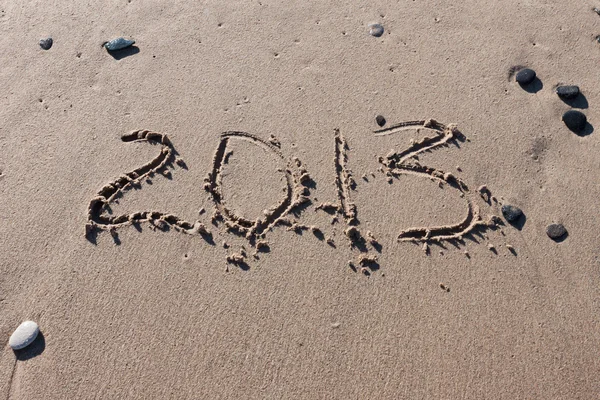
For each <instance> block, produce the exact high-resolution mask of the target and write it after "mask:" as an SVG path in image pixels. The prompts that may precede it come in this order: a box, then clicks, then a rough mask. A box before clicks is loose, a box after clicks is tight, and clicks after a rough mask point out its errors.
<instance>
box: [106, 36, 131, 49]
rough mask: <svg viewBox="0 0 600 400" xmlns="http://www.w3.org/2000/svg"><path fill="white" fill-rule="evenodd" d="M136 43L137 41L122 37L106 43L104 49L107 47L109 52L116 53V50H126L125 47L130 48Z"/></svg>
mask: <svg viewBox="0 0 600 400" xmlns="http://www.w3.org/2000/svg"><path fill="white" fill-rule="evenodd" d="M134 43H135V40H129V39H125V38H122V37H120V38H117V39H113V40H111V41H110V42H106V43H104V47H106V50H108V51H116V50H121V49H124V48H125V47H129V46H131V45H133V44H134Z"/></svg>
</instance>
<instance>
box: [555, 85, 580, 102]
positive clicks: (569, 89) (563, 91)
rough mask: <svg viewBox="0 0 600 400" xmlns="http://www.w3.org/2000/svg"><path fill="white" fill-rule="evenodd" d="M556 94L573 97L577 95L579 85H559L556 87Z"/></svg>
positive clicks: (567, 97)
mask: <svg viewBox="0 0 600 400" xmlns="http://www.w3.org/2000/svg"><path fill="white" fill-rule="evenodd" d="M556 94H557V95H558V96H559V97H562V98H563V99H573V98H575V97H577V96H578V95H579V86H574V85H569V86H559V87H557V88H556Z"/></svg>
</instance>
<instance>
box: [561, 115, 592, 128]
mask: <svg viewBox="0 0 600 400" xmlns="http://www.w3.org/2000/svg"><path fill="white" fill-rule="evenodd" d="M562 120H563V122H564V123H565V125H566V126H567V128H569V129H570V130H572V131H573V132H581V131H582V130H583V129H584V128H585V125H586V124H587V117H586V116H585V114H584V113H582V112H581V111H577V110H569V111H567V112H566V113H564V114H563V116H562Z"/></svg>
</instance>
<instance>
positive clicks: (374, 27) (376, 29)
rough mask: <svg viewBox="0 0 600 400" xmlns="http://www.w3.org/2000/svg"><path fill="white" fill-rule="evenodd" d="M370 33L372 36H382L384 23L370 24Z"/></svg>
mask: <svg viewBox="0 0 600 400" xmlns="http://www.w3.org/2000/svg"><path fill="white" fill-rule="evenodd" d="M369 34H370V35H371V36H375V37H380V36H381V35H383V25H381V24H370V25H369Z"/></svg>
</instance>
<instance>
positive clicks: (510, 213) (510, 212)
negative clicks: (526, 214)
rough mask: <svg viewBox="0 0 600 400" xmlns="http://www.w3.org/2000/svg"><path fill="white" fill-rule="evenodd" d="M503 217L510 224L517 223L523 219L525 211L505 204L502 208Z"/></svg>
mask: <svg viewBox="0 0 600 400" xmlns="http://www.w3.org/2000/svg"><path fill="white" fill-rule="evenodd" d="M502 215H504V218H506V220H507V221H508V222H515V221H517V220H518V219H519V218H521V215H523V211H522V210H521V209H520V208H519V207H516V206H512V205H510V204H504V205H503V206H502Z"/></svg>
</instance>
